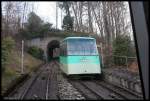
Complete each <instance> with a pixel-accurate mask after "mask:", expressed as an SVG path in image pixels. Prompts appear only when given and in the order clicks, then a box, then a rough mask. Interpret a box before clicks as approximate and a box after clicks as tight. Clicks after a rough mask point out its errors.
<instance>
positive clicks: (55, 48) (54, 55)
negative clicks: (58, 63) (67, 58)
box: [47, 40, 60, 61]
mask: <svg viewBox="0 0 150 101" xmlns="http://www.w3.org/2000/svg"><path fill="white" fill-rule="evenodd" d="M59 44H60V43H59V41H57V40H53V41H51V42H49V43H48V45H47V60H48V61H51V60H54V59H55V60H58V59H59Z"/></svg>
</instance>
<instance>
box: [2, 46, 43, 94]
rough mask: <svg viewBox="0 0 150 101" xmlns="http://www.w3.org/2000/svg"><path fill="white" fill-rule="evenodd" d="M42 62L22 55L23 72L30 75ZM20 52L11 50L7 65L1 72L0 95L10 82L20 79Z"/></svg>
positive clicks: (26, 54) (27, 55)
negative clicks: (0, 91)
mask: <svg viewBox="0 0 150 101" xmlns="http://www.w3.org/2000/svg"><path fill="white" fill-rule="evenodd" d="M42 63H43V61H41V60H38V59H36V58H34V57H32V56H31V55H30V54H28V53H25V54H24V72H25V73H28V74H29V73H31V72H32V71H34V70H35V69H37V67H38V66H39V65H40V64H42ZM20 73H21V51H20V50H18V49H17V48H15V49H14V50H12V53H11V57H10V60H9V63H8V64H7V65H6V67H5V72H2V94H3V93H4V92H5V91H6V90H7V88H8V87H9V86H10V85H11V83H12V81H13V80H15V79H17V78H19V77H21V75H20Z"/></svg>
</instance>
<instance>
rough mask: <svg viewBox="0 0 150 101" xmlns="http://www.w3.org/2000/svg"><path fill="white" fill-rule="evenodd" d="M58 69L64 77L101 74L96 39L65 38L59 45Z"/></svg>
mask: <svg viewBox="0 0 150 101" xmlns="http://www.w3.org/2000/svg"><path fill="white" fill-rule="evenodd" d="M60 64H61V66H60V68H61V70H62V71H63V72H64V73H65V74H66V75H79V74H81V75H82V74H90V75H91V74H98V75H99V74H101V65H100V64H101V61H100V58H99V53H98V50H97V46H96V39H94V38H91V37H67V38H65V39H64V40H63V41H62V42H61V44H60Z"/></svg>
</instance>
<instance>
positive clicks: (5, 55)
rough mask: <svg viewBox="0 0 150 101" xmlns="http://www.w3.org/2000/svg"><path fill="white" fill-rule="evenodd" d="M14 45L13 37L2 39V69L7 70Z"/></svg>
mask: <svg viewBox="0 0 150 101" xmlns="http://www.w3.org/2000/svg"><path fill="white" fill-rule="evenodd" d="M14 45H15V41H14V40H13V39H12V37H6V38H3V39H2V58H1V62H2V71H5V65H6V64H8V63H9V60H10V57H11V52H12V50H13V48H14Z"/></svg>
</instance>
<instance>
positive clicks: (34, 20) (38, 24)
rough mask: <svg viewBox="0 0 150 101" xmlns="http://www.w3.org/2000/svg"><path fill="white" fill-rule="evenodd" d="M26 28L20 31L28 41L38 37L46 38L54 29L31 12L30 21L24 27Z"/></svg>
mask: <svg viewBox="0 0 150 101" xmlns="http://www.w3.org/2000/svg"><path fill="white" fill-rule="evenodd" d="M24 27H25V28H23V29H21V30H20V34H22V35H23V37H25V38H26V39H32V38H36V37H44V36H45V35H46V34H47V33H49V31H50V30H53V29H51V28H52V24H50V23H48V22H46V23H44V22H43V20H42V19H41V18H40V17H39V16H38V15H36V14H35V13H34V12H31V13H30V14H29V15H28V20H27V22H26V23H25V25H24Z"/></svg>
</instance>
